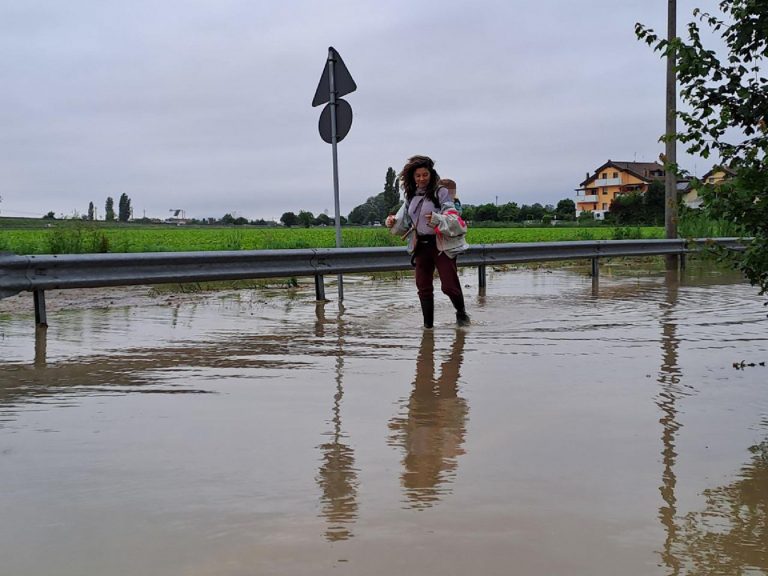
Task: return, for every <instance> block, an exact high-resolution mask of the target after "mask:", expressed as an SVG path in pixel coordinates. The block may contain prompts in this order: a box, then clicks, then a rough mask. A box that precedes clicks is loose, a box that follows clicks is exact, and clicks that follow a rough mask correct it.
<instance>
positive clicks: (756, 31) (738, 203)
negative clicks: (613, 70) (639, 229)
mask: <svg viewBox="0 0 768 576" xmlns="http://www.w3.org/2000/svg"><path fill="white" fill-rule="evenodd" d="M719 9H720V11H721V12H722V17H721V16H716V15H712V14H709V13H705V12H701V11H700V10H699V9H696V10H694V12H693V15H694V21H692V22H690V23H689V24H688V34H687V36H688V38H687V40H683V39H682V38H676V39H675V40H674V41H672V42H671V43H670V42H667V41H666V40H664V39H659V37H658V36H657V35H656V34H655V33H654V32H653V30H652V29H649V28H646V27H645V26H643V25H642V24H639V23H638V24H636V25H635V32H636V34H637V36H638V38H640V39H641V40H644V41H645V42H646V43H648V45H649V46H652V47H653V48H654V49H655V50H658V51H661V52H662V54H663V55H665V56H666V55H667V54H669V53H672V52H673V51H674V52H676V53H677V78H678V80H679V83H680V87H681V91H680V96H681V99H682V100H683V102H685V103H686V104H687V105H688V107H689V111H682V112H679V113H678V117H679V118H680V119H681V120H682V122H683V126H684V128H683V130H682V131H680V132H678V133H677V134H675V135H674V136H675V137H676V138H677V139H678V140H679V141H680V142H683V143H685V144H686V145H687V150H688V152H689V153H691V154H701V155H702V156H703V157H704V158H708V157H709V156H710V154H711V153H716V154H718V155H719V156H720V161H721V162H722V163H723V164H724V165H726V166H727V167H728V168H730V169H731V170H732V171H733V172H734V173H735V176H734V177H733V178H732V179H731V180H730V181H727V182H725V183H720V184H714V185H710V184H699V183H696V185H697V186H699V189H700V193H701V196H702V198H703V200H704V210H705V212H706V213H707V214H709V215H710V216H711V217H713V218H715V219H724V220H728V221H731V222H735V223H738V224H741V225H742V226H743V228H744V230H745V231H746V233H747V234H748V235H750V236H752V237H753V238H754V239H753V241H752V242H751V243H750V244H749V246H748V247H747V249H746V250H745V251H744V252H741V253H735V252H730V253H729V255H730V256H731V257H732V258H733V261H734V264H735V265H736V267H737V268H739V269H740V270H741V271H742V272H743V273H744V274H745V275H746V277H747V278H748V279H749V281H750V282H751V283H752V284H753V285H756V286H758V287H759V288H760V294H765V293H766V292H768V80H766V78H765V77H764V76H763V75H762V74H761V71H760V64H761V62H762V61H763V60H764V59H765V58H766V57H768V33H766V31H767V30H768V3H766V2H757V1H755V0H723V1H721V2H720V3H719ZM699 22H701V23H702V25H703V26H704V27H705V28H707V29H709V30H710V31H711V32H713V33H714V34H717V35H719V36H720V38H721V40H722V42H723V44H724V47H725V52H726V53H725V54H724V55H722V56H721V55H719V54H718V52H717V51H716V50H715V49H712V48H708V47H705V46H704V44H703V42H702V39H701V29H700V27H699ZM674 168H675V169H676V168H677V167H674Z"/></svg>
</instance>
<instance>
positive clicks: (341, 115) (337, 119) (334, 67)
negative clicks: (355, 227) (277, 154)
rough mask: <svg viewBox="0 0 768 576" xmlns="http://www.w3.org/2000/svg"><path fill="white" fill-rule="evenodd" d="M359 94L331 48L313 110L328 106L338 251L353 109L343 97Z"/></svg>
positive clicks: (323, 125)
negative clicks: (341, 147) (342, 176)
mask: <svg viewBox="0 0 768 576" xmlns="http://www.w3.org/2000/svg"><path fill="white" fill-rule="evenodd" d="M355 90H357V84H355V81H354V80H352V76H351V75H350V73H349V70H347V67H346V66H345V65H344V61H343V60H342V59H341V56H339V53H338V52H336V50H334V48H333V46H331V47H330V48H328V60H327V61H326V64H325V68H324V69H323V75H322V76H321V77H320V83H319V84H318V85H317V90H316V91H315V97H314V98H313V99H312V106H319V105H320V104H325V103H326V102H327V104H326V106H325V108H323V111H322V113H321V114H320V123H319V128H320V137H321V138H322V139H323V140H325V141H326V142H328V143H329V144H330V145H331V148H332V149H333V202H334V207H335V209H336V248H341V245H342V244H341V216H340V214H339V162H338V156H337V154H336V144H337V143H338V142H341V141H342V140H343V139H344V136H346V135H347V134H348V133H349V129H350V128H351V127H352V107H351V106H350V105H349V103H348V102H346V101H345V100H342V99H341V96H344V95H346V94H349V93H350V92H354V91H355ZM343 299H344V286H343V284H342V279H341V274H339V300H343Z"/></svg>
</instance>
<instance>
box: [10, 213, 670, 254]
mask: <svg viewBox="0 0 768 576" xmlns="http://www.w3.org/2000/svg"><path fill="white" fill-rule="evenodd" d="M36 222H37V223H38V226H37V227H34V226H32V223H29V224H27V225H25V226H16V227H10V226H8V225H7V223H6V222H3V220H2V219H0V251H8V252H13V253H15V254H84V253H99V252H101V253H104V252H195V251H210V250H276V249H299V248H333V247H334V246H336V236H335V230H334V229H333V228H331V227H328V228H282V227H279V228H272V227H270V228H263V227H254V226H242V227H234V226H231V227H227V226H198V227H193V226H179V227H176V226H168V225H143V224H122V225H117V224H112V225H104V224H103V223H95V222H77V221H75V222H71V221H54V222H51V221H42V222H43V223H42V224H41V221H39V220H38V221H36ZM46 222H47V223H48V224H50V227H45V223H46ZM662 237H663V229H662V228H658V227H643V228H641V227H609V226H590V227H585V228H578V227H574V228H560V227H554V226H549V227H541V228H527V227H526V228H473V227H471V226H470V229H469V232H468V234H467V241H468V242H469V243H470V244H498V243H506V242H553V241H576V240H623V239H632V238H644V239H645V238H662ZM342 242H343V245H344V246H345V247H350V248H354V247H373V246H403V245H404V243H403V242H402V241H401V240H400V239H399V238H398V237H396V236H393V235H391V234H390V233H389V231H388V230H387V229H386V228H380V227H370V228H369V227H359V228H358V227H345V228H342Z"/></svg>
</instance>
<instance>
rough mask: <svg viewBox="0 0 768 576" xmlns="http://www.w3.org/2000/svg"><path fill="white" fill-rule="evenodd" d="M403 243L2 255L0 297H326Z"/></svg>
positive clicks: (604, 252)
mask: <svg viewBox="0 0 768 576" xmlns="http://www.w3.org/2000/svg"><path fill="white" fill-rule="evenodd" d="M745 241H748V240H747V239H745V240H741V239H739V238H718V239H713V240H708V239H698V240H694V241H691V242H687V241H686V240H682V239H679V240H597V241H582V242H540V243H512V244H479V245H474V246H471V247H470V248H469V250H467V251H466V252H465V253H464V254H462V255H461V256H460V257H459V260H458V264H459V266H463V267H466V266H476V267H478V269H479V274H480V286H481V287H484V286H485V267H486V266H488V265H501V264H514V263H523V262H546V261H554V260H580V259H591V260H592V262H593V267H592V270H593V274H594V275H596V274H597V273H598V270H599V268H598V266H597V262H598V261H599V259H600V258H612V257H637V256H654V255H666V254H678V255H685V254H686V253H688V252H691V251H700V250H702V249H705V248H706V247H707V246H709V245H718V246H721V247H725V248H728V249H733V250H741V249H743V248H744V245H743V243H742V242H745ZM410 268H411V262H410V257H409V255H408V254H407V252H406V251H405V248H402V247H394V248H390V247H386V248H317V249H303V250H241V251H227V252H153V253H134V254H66V255H41V256H18V255H15V254H9V253H4V254H0V298H4V297H8V296H12V295H14V294H17V293H19V292H22V291H30V292H33V293H34V294H35V309H36V316H37V319H38V323H43V324H44V323H45V301H44V291H45V290H52V289H68V288H96V287H105V286H129V285H136V284H164V283H183V282H205V281H215V280H242V279H256V278H288V277H293V276H315V278H316V279H318V278H319V279H320V281H319V282H318V281H317V280H316V288H317V292H318V299H321V298H324V292H322V276H323V275H326V274H344V273H355V272H386V271H394V270H408V269H410Z"/></svg>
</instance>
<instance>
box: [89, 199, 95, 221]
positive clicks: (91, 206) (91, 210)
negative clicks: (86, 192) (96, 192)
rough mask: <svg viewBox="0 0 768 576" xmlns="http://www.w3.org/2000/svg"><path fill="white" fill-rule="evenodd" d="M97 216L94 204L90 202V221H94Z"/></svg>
mask: <svg viewBox="0 0 768 576" xmlns="http://www.w3.org/2000/svg"><path fill="white" fill-rule="evenodd" d="M94 214H95V209H94V207H93V202H88V220H93V219H94Z"/></svg>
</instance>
